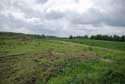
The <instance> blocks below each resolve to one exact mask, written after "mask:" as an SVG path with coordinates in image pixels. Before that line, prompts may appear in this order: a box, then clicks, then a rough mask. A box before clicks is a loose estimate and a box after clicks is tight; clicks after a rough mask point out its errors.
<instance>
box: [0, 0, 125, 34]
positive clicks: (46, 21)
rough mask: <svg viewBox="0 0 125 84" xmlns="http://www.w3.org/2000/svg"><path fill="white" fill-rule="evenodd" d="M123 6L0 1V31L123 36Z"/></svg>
mask: <svg viewBox="0 0 125 84" xmlns="http://www.w3.org/2000/svg"><path fill="white" fill-rule="evenodd" d="M124 5H125V1H124V0H115V1H114V0H101V1H100V0H9V1H8V0H2V1H1V2H0V31H11V32H23V33H33V34H48V35H56V36H69V35H71V34H72V35H85V34H88V35H92V34H98V33H101V34H110V35H112V34H118V35H123V34H125V17H124V15H125V8H124Z"/></svg>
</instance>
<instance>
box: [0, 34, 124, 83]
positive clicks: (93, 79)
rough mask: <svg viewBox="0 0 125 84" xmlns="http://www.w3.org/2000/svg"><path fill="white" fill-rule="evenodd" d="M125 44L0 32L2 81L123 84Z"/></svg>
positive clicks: (0, 75) (0, 80) (0, 77)
mask: <svg viewBox="0 0 125 84" xmlns="http://www.w3.org/2000/svg"><path fill="white" fill-rule="evenodd" d="M104 44H105V45H104ZM124 44H125V43H124V42H111V41H99V40H91V39H78V38H77V39H74V38H72V39H64V38H57V37H50V36H48V37H47V36H46V37H45V36H42V35H40V36H39V35H27V34H16V33H11V34H10V33H2V34H1V33H0V84H124V83H125V52H124V50H125V45H124Z"/></svg>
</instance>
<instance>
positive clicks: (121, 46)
mask: <svg viewBox="0 0 125 84" xmlns="http://www.w3.org/2000/svg"><path fill="white" fill-rule="evenodd" d="M64 41H69V42H75V43H80V44H86V45H90V46H95V47H102V48H109V49H116V50H122V51H125V42H114V41H103V40H91V39H64Z"/></svg>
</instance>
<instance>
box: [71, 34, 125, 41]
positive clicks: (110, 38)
mask: <svg viewBox="0 0 125 84" xmlns="http://www.w3.org/2000/svg"><path fill="white" fill-rule="evenodd" d="M71 37H72V38H77V39H80V38H81V39H94V40H106V41H120V42H125V35H122V36H118V35H113V36H109V35H101V34H97V35H92V36H90V37H88V36H87V35H85V36H69V39H72V38H71Z"/></svg>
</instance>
